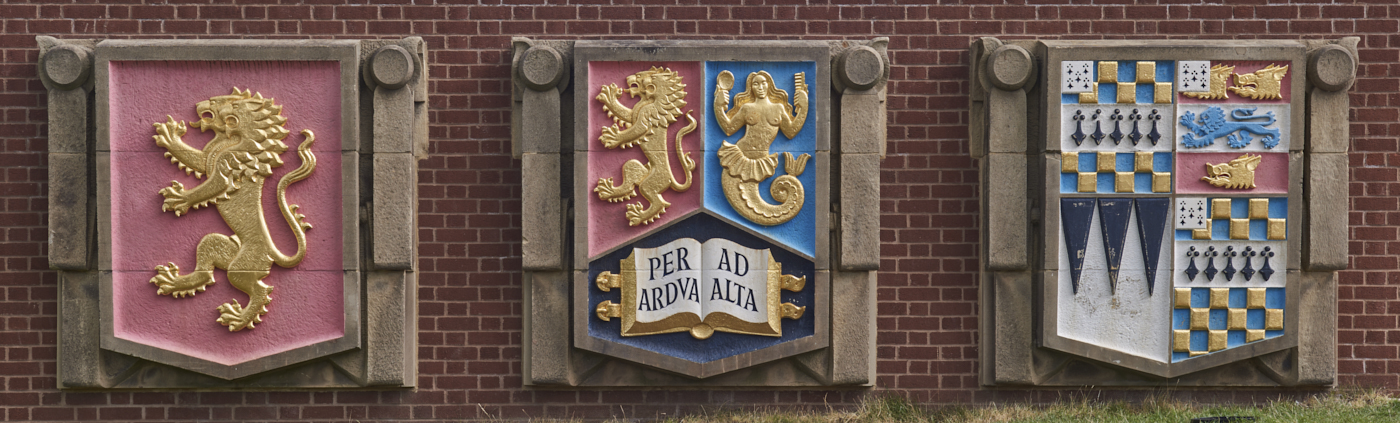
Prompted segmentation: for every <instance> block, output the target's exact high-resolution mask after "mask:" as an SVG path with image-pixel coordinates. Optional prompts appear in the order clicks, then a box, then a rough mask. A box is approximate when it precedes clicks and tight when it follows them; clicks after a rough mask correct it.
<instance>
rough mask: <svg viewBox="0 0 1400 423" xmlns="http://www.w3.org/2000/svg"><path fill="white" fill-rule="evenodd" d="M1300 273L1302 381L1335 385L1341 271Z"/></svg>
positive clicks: (1299, 380) (1300, 361) (1299, 348)
mask: <svg viewBox="0 0 1400 423" xmlns="http://www.w3.org/2000/svg"><path fill="white" fill-rule="evenodd" d="M1290 273H1293V272H1290ZM1298 274H1299V276H1301V280H1300V281H1299V284H1298V287H1299V290H1298V291H1299V292H1298V298H1299V300H1298V316H1297V325H1298V383H1299V384H1301V385H1331V384H1334V383H1336V379H1337V274H1336V273H1333V272H1298ZM1290 276H1292V275H1290Z"/></svg>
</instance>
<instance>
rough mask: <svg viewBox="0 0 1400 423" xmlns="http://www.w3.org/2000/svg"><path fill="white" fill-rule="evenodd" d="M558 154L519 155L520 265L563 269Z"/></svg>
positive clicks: (533, 268) (539, 268)
mask: <svg viewBox="0 0 1400 423" xmlns="http://www.w3.org/2000/svg"><path fill="white" fill-rule="evenodd" d="M559 160H560V159H559V155H558V154H536V153H525V154H524V155H523V156H522V157H521V166H522V169H521V206H520V209H521V210H520V211H521V224H520V238H521V240H520V241H521V246H520V247H521V255H522V257H521V264H520V265H521V267H522V268H523V269H524V270H527V271H533V270H563V269H564V266H565V260H566V259H567V257H566V256H565V251H566V249H565V248H564V239H565V234H564V220H563V213H564V210H563V207H564V206H563V199H562V198H560V196H559V164H560V163H559Z"/></svg>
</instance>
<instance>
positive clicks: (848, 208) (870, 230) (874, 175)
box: [837, 154, 880, 270]
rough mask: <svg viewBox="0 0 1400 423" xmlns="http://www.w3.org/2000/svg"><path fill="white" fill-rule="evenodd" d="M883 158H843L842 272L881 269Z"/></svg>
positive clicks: (840, 267) (856, 155)
mask: <svg viewBox="0 0 1400 423" xmlns="http://www.w3.org/2000/svg"><path fill="white" fill-rule="evenodd" d="M878 192H880V157H879V156H876V155H874V154H843V155H841V194H842V195H841V225H840V228H841V233H840V235H841V242H840V244H841V251H840V259H839V261H838V262H837V268H838V269H841V270H879V269H880V201H879V200H878V199H877V198H876V197H875V196H872V195H871V193H878Z"/></svg>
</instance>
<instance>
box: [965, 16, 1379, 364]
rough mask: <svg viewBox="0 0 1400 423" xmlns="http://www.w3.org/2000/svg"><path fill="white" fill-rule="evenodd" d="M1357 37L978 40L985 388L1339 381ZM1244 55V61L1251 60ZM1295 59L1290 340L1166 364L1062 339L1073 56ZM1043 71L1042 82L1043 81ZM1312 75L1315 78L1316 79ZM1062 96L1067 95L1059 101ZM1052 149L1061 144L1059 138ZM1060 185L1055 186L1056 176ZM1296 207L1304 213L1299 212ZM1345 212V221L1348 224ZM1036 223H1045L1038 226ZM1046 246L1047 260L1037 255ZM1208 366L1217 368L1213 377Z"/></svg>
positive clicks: (976, 120)
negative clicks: (1061, 239) (1062, 132)
mask: <svg viewBox="0 0 1400 423" xmlns="http://www.w3.org/2000/svg"><path fill="white" fill-rule="evenodd" d="M1358 41H1359V40H1358V39H1357V38H1355V37H1349V38H1343V39H1340V40H1332V41H1324V40H1316V41H1313V40H1309V41H1258V40H1217V41H1178V40H1173V41H1011V42H1002V41H1000V40H997V39H995V38H982V39H980V40H977V41H975V42H974V43H973V45H972V47H971V53H972V58H973V75H974V83H973V89H972V96H971V97H972V98H971V100H972V112H971V116H972V119H971V123H970V128H969V132H970V134H971V137H970V138H971V148H970V150H971V152H972V156H973V157H974V158H976V159H980V160H979V161H980V162H981V166H980V167H981V172H980V173H981V183H982V204H981V206H982V209H983V210H985V212H984V217H985V219H984V220H983V223H982V249H981V254H980V255H981V261H982V283H981V287H982V290H981V292H982V294H981V303H982V305H983V307H982V312H981V316H982V323H981V326H982V328H981V330H982V333H983V334H984V336H983V338H982V339H983V341H982V342H983V343H982V346H983V348H982V353H981V354H982V362H983V363H984V365H983V370H982V383H983V384H984V385H996V386H1017V385H1021V386H1024V385H1034V386H1076V385H1096V386H1318V385H1330V384H1333V383H1335V380H1336V356H1335V344H1336V298H1337V297H1336V271H1337V270H1341V269H1344V268H1345V267H1346V264H1347V260H1346V253H1345V252H1346V240H1347V229H1346V218H1345V216H1346V204H1347V202H1346V195H1347V194H1346V193H1347V190H1346V189H1347V173H1346V170H1345V169H1346V163H1347V157H1346V151H1347V146H1348V144H1349V138H1348V135H1347V130H1348V121H1347V112H1348V99H1347V94H1346V89H1347V88H1349V87H1350V86H1351V83H1352V81H1353V80H1354V78H1355V71H1356V45H1357V42H1358ZM1241 49H1242V50H1243V53H1241V52H1240V51H1241ZM1110 57H1111V58H1115V59H1117V60H1134V59H1153V60H1250V59H1251V58H1261V59H1264V58H1267V59H1270V60H1287V61H1289V62H1291V65H1290V66H1291V67H1292V69H1293V72H1294V75H1295V76H1296V77H1294V78H1293V79H1292V81H1293V84H1292V86H1291V87H1287V88H1288V89H1290V90H1291V93H1292V94H1291V95H1292V96H1293V97H1292V98H1293V99H1294V100H1293V102H1292V104H1293V109H1292V113H1291V115H1292V116H1291V128H1294V129H1293V130H1292V132H1291V141H1290V144H1289V151H1288V152H1289V153H1290V154H1289V168H1290V181H1289V190H1288V192H1289V195H1288V198H1289V200H1290V202H1289V203H1290V208H1289V216H1288V218H1289V219H1290V220H1292V221H1294V222H1300V223H1301V224H1295V225H1289V228H1288V231H1289V234H1288V237H1287V239H1288V246H1289V248H1288V250H1289V251H1290V254H1289V255H1288V263H1287V275H1288V282H1287V286H1286V289H1287V290H1288V292H1290V294H1289V295H1288V296H1287V300H1286V301H1287V306H1286V309H1287V310H1294V311H1293V312H1288V313H1285V321H1286V323H1285V333H1284V335H1283V336H1280V337H1276V338H1271V339H1266V340H1263V341H1259V342H1255V343H1250V344H1247V345H1243V346H1240V347H1236V348H1232V349H1228V350H1225V351H1222V352H1217V353H1213V354H1210V355H1207V356H1204V357H1199V358H1193V359H1191V360H1188V361H1184V362H1180V363H1170V362H1169V363H1158V362H1153V361H1151V360H1147V359H1143V358H1139V357H1136V356H1132V355H1128V354H1124V353H1121V352H1116V351H1113V350H1110V349H1108V348H1106V347H1102V346H1097V345H1091V344H1087V343H1084V342H1080V341H1075V340H1072V339H1068V338H1064V337H1061V336H1059V335H1058V334H1057V327H1058V325H1057V324H1056V318H1057V317H1056V316H1057V312H1056V311H1055V310H1056V309H1057V297H1056V295H1055V294H1053V293H1054V292H1057V291H1056V289H1057V288H1056V286H1057V284H1058V276H1056V275H1057V272H1058V270H1056V269H1055V267H1056V266H1055V265H1054V264H1053V263H1055V262H1056V261H1057V260H1058V257H1059V256H1058V254H1059V251H1058V249H1059V245H1058V243H1057V242H1050V241H1047V240H1049V239H1054V238H1055V237H1057V236H1058V235H1057V233H1058V232H1057V230H1058V229H1057V228H1058V225H1057V224H1048V223H1046V224H1042V222H1057V221H1058V219H1059V209H1058V208H1057V207H1050V206H1047V205H1049V204H1052V203H1054V202H1056V201H1055V200H1056V199H1058V198H1059V194H1058V193H1057V192H1053V190H1049V189H1048V188H1047V187H1048V186H1050V185H1048V184H1047V183H1048V181H1053V180H1055V179H1058V178H1059V176H1058V175H1059V159H1060V157H1059V147H1058V134H1055V135H1054V136H1051V135H1048V134H1046V133H1045V132H1046V130H1045V128H1047V127H1048V126H1047V125H1048V123H1049V122H1052V121H1054V122H1058V121H1059V120H1058V119H1059V112H1060V108H1059V107H1056V106H1058V105H1059V103H1060V99H1059V98H1058V95H1057V94H1058V91H1056V90H1051V89H1050V88H1049V82H1047V81H1058V80H1059V72H1060V69H1059V67H1057V66H1051V65H1052V64H1057V63H1059V62H1060V61H1063V60H1093V59H1104V58H1110ZM1037 74H1039V75H1043V77H1041V78H1037ZM1304 75H1306V77H1304ZM1051 96H1055V97H1056V98H1050V97H1051ZM1052 141H1053V142H1054V143H1052ZM1051 178H1055V179H1051ZM1292 205H1296V206H1292ZM1338 216H1340V217H1338ZM1037 226H1038V228H1037ZM1035 247H1040V249H1041V250H1042V251H1043V252H1044V253H1043V254H1039V253H1036V252H1035V250H1034V249H1033V248H1035ZM1207 370H1210V371H1207Z"/></svg>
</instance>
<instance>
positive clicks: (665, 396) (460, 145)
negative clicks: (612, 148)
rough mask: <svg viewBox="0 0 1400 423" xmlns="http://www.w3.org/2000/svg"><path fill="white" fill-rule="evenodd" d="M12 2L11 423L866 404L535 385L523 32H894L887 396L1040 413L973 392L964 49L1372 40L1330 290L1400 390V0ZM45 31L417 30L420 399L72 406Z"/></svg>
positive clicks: (4, 51) (1374, 376) (170, 397)
mask: <svg viewBox="0 0 1400 423" xmlns="http://www.w3.org/2000/svg"><path fill="white" fill-rule="evenodd" d="M495 2H496V1H491V0H486V1H483V3H495ZM507 2H509V0H507ZM722 2H725V3H734V4H739V3H749V4H754V3H758V4H761V3H765V2H764V1H763V0H746V1H739V0H727V1H722ZM1010 2H1012V3H1018V1H1016V0H1011V1H1010ZM1046 2H1047V3H1050V2H1052V1H1046ZM1113 2H1115V1H1114V0H1109V1H1105V2H1099V1H1096V2H1095V3H1113ZM17 3H18V2H8V1H7V2H5V3H4V4H0V27H3V31H2V32H0V55H3V63H0V87H3V88H0V383H2V384H3V389H4V392H3V393H0V419H9V420H28V419H34V420H69V419H86V420H91V419H103V420H162V419H172V420H175V419H179V420H191V419H237V420H247V419H303V420H305V419H339V420H345V419H408V418H414V419H420V418H421V419H463V418H484V417H489V416H494V417H503V416H504V417H523V416H537V417H538V416H545V415H548V416H556V417H558V416H570V415H572V416H595V417H606V416H614V415H615V416H642V417H651V416H655V415H657V414H658V413H667V415H674V414H675V413H676V412H678V411H684V410H692V409H696V408H697V407H700V406H707V407H711V408H713V407H714V406H716V405H721V404H759V405H768V404H778V403H784V404H786V403H805V404H809V405H812V406H817V407H824V405H825V404H849V403H851V402H853V401H856V400H857V399H858V398H859V397H860V396H862V395H865V392H866V391H849V390H848V391H832V392H824V391H762V392H753V391H715V392H705V391H698V392H697V391H690V392H684V391H681V392H666V391H654V392H642V391H611V390H610V391H562V392H561V391H535V390H527V389H522V388H521V378H520V372H521V361H520V356H521V324H522V323H521V317H520V316H521V312H522V309H523V306H522V303H521V292H520V282H521V277H520V271H519V269H520V244H519V239H520V229H519V226H520V215H519V211H520V201H519V198H520V171H519V167H520V163H519V162H518V161H516V160H513V159H511V157H510V145H509V136H510V133H509V115H508V114H509V101H510V100H509V92H508V91H507V89H508V84H509V69H510V67H509V59H510V57H509V51H508V48H509V40H510V36H511V35H523V36H530V37H536V38H590V39H598V38H609V39H639V38H648V39H735V38H744V39H773V38H779V39H799V38H800V39H835V38H849V39H869V38H871V37H877V36H888V37H890V55H891V57H892V59H893V63H894V67H893V70H892V73H891V78H890V87H889V92H890V97H889V103H888V104H889V113H890V119H889V122H890V127H889V138H890V144H889V157H888V158H887V159H886V160H885V162H884V168H883V171H882V182H883V189H882V191H881V197H882V199H881V208H882V210H883V216H882V218H881V225H882V228H883V229H882V231H881V238H882V240H883V241H884V246H883V248H882V252H883V254H884V261H883V263H882V269H881V273H880V279H879V285H880V287H879V299H880V305H879V316H880V317H879V319H880V320H879V327H880V328H881V332H880V333H879V337H878V339H879V349H878V354H879V363H878V372H879V378H878V381H877V386H878V388H876V390H875V391H876V392H884V391H894V392H899V393H907V394H908V395H910V396H911V397H912V398H914V399H916V400H918V401H920V402H928V403H950V402H965V401H990V400H997V401H1004V400H1009V399H1016V398H1027V399H1033V400H1050V399H1054V398H1055V397H1057V396H1059V395H1061V392H1057V391H1032V392H1025V391H1022V392H1006V391H990V390H984V389H980V388H979V387H978V383H977V380H978V378H977V372H978V362H977V360H976V357H977V348H978V341H979V339H978V338H979V336H978V333H977V331H976V328H977V312H978V308H977V301H976V299H977V285H976V281H977V278H976V273H975V269H977V268H978V263H977V260H976V253H975V251H976V248H977V245H976V240H977V239H978V236H977V225H978V219H977V215H978V210H977V194H976V193H977V184H976V181H977V177H976V165H977V164H976V162H974V161H973V160H971V159H969V158H968V156H967V128H966V124H967V119H968V116H967V93H968V83H967V80H968V54H967V47H968V43H969V42H970V41H971V40H972V39H973V38H974V37H978V36H999V37H1002V38H1008V39H1009V38H1031V37H1034V38H1054V37H1062V38H1087V39H1113V38H1153V39H1158V38H1211V39H1231V38H1238V39H1245V38H1282V39H1299V38H1324V37H1325V38H1336V37H1341V36H1347V35H1360V36H1361V37H1362V40H1361V55H1360V59H1361V66H1360V67H1359V69H1358V73H1359V77H1358V79H1357V83H1356V86H1355V88H1353V89H1352V97H1351V101H1352V107H1353V109H1352V112H1351V114H1350V115H1351V119H1352V126H1351V134H1352V138H1353V143H1352V152H1353V153H1352V155H1351V159H1352V165H1353V170H1352V174H1351V178H1352V181H1353V183H1352V185H1351V195H1352V197H1353V198H1352V200H1351V213H1350V216H1349V218H1350V222H1351V225H1352V238H1353V241H1352V243H1351V245H1350V250H1351V255H1352V262H1351V269H1352V270H1348V271H1345V272H1342V274H1341V278H1340V280H1341V287H1340V292H1339V294H1340V298H1341V303H1340V307H1339V314H1340V315H1339V316H1338V326H1339V327H1340V330H1341V332H1340V334H1339V337H1338V340H1339V343H1340V345H1339V347H1338V350H1337V358H1338V361H1339V369H1338V370H1339V373H1340V374H1339V376H1338V382H1339V383H1340V384H1343V385H1352V384H1356V385H1363V386H1379V387H1385V388H1388V389H1391V390H1392V391H1393V390H1396V389H1400V321H1397V317H1400V289H1397V286H1400V270H1397V268H1400V261H1398V259H1400V242H1398V241H1400V239H1398V238H1397V236H1400V232H1398V231H1397V226H1400V202H1398V201H1397V196H1398V195H1400V184H1397V182H1400V179H1398V178H1400V173H1397V171H1396V169H1397V166H1400V154H1397V149H1398V148H1400V145H1397V141H1400V124H1397V121H1400V48H1397V47H1400V35H1397V33H1400V27H1398V26H1397V23H1398V22H1400V20H1398V19H1400V6H1395V5H1393V3H1394V2H1393V1H1376V2H1375V3H1377V4H1375V5H1367V4H1357V5H1317V4H1300V5H1276V4H1267V5H1266V3H1277V1H1265V0H1246V1H1231V2H1230V3H1235V4H1241V5H1236V6H1225V5H1199V4H1190V5H1188V4H1180V5H1176V4H1168V5H1160V6H1135V5H1074V6H1067V5H1066V6H1061V5H1015V6H1011V5H997V6H981V5H951V6H877V5H868V4H867V5H843V6H806V5H803V3H804V2H802V1H800V0H798V1H784V0H777V1H772V2H771V3H775V4H772V5H768V4H761V5H752V6H749V5H746V6H738V5H736V6H714V7H710V6H697V5H694V4H693V3H695V1H694V0H682V1H680V2H673V1H668V0H652V1H641V2H638V3H654V4H637V5H632V4H620V5H610V4H591V3H606V0H600V1H596V2H595V1H588V0H584V1H583V3H590V4H583V5H556V4H555V3H560V1H557V0H549V1H548V3H551V4H550V5H537V4H531V5H518V6H497V5H489V6H475V5H454V6H416V5H402V4H394V5H383V6H366V5H354V6H342V5H334V4H319V3H334V2H333V1H330V0H321V1H317V2H316V3H318V4H311V5H292V6H284V5H279V4H266V3H277V2H275V1H270V0H263V1H260V0H252V1H240V2H239V3H246V4H244V5H235V6H214V5H209V4H188V5H186V4H157V5H145V4H126V3H138V1H135V0H104V1H98V2H93V1H83V3H88V4H17ZM91 3H97V4H91ZM396 3H407V2H406V1H400V2H396ZM521 3H538V2H529V1H521ZM621 3H626V1H625V0H622V1H621ZM678 3H679V4H678ZM706 3H708V2H706ZM812 3H821V2H820V1H813V2H812ZM969 3H979V2H978V1H969ZM988 3H992V2H988ZM998 3H999V2H998ZM1077 3H1085V2H1083V1H1079V2H1077ZM1123 3H1131V2H1129V1H1123ZM1168 3H1195V2H1193V1H1175V2H1172V1H1169V2H1168ZM1246 3H1248V4H1246ZM1363 3H1364V2H1363ZM35 35H53V36H57V37H60V38H173V37H182V38H240V37H247V38H332V37H341V38H374V37H385V38H398V37H403V36H410V35H412V36H421V37H423V38H424V39H426V40H427V42H428V45H429V48H430V50H431V53H430V56H429V59H428V60H429V66H430V67H431V69H430V71H431V74H432V78H433V82H432V87H431V89H432V96H431V101H430V107H431V110H432V112H431V125H432V129H431V137H432V145H431V147H430V148H431V158H430V159H428V160H426V161H424V162H422V163H421V165H420V166H421V171H420V178H421V181H422V183H421V185H420V187H419V189H420V195H421V199H420V206H421V213H422V214H421V215H420V217H419V218H420V225H421V227H420V236H421V239H422V245H421V246H420V253H421V259H420V266H421V270H422V275H421V278H420V282H421V287H420V290H419V292H418V296H419V300H420V302H419V310H420V314H421V317H420V321H419V325H420V328H421V331H420V332H419V334H418V339H419V344H420V346H421V347H420V356H421V361H420V376H419V385H420V388H419V389H418V390H417V391H416V392H314V393H307V392H301V393H275V394H270V393H111V394H102V393H61V392H58V391H57V390H56V389H55V379H54V374H55V370H56V369H55V354H56V348H55V343H56V339H57V333H56V332H55V327H56V319H55V314H56V312H57V310H56V309H57V306H56V296H57V292H56V287H55V281H56V278H55V274H54V272H52V271H49V270H47V268H48V265H47V263H46V262H45V256H46V254H47V247H46V239H47V234H46V227H47V226H46V225H47V220H46V215H45V210H46V208H47V187H46V186H45V184H46V183H47V173H46V171H47V169H46V167H45V163H46V160H47V157H46V154H45V151H46V149H47V146H46V135H47V130H46V119H47V118H46V116H47V115H46V111H45V94H44V88H43V86H42V85H41V84H40V82H39V79H38V78H37V77H36V76H35V66H34V63H35V62H36V61H37V59H38V51H37V49H36V47H35V42H34V36H35ZM1392 43H1395V44H1396V45H1392ZM1392 191H1394V192H1392ZM1278 393H1279V392H1271V391H1264V392H1254V391H1251V392H1244V393H1234V392H1233V391H1232V392H1226V393H1220V392H1217V393H1205V394H1200V393H1197V394H1198V395H1196V396H1194V397H1195V398H1202V399H1220V398H1231V397H1229V396H1228V395H1234V397H1233V398H1235V399H1241V400H1246V399H1250V398H1260V397H1266V396H1268V395H1275V394H1278ZM1101 394H1102V393H1101ZM1094 395H1100V394H1094ZM1133 395H1139V394H1136V393H1123V392H1111V393H1106V395H1102V397H1103V398H1118V397H1131V396H1133ZM1183 395H1186V396H1188V397H1190V396H1191V395H1192V394H1191V393H1186V394H1183ZM1221 395H1226V396H1225V397H1222V396H1221ZM663 404H664V405H663Z"/></svg>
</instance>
